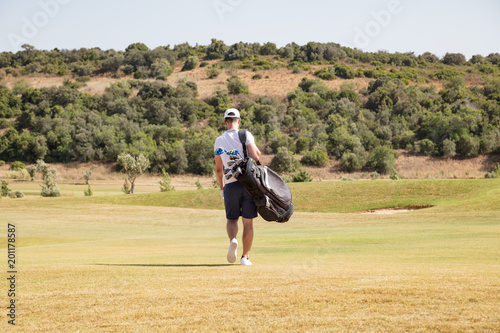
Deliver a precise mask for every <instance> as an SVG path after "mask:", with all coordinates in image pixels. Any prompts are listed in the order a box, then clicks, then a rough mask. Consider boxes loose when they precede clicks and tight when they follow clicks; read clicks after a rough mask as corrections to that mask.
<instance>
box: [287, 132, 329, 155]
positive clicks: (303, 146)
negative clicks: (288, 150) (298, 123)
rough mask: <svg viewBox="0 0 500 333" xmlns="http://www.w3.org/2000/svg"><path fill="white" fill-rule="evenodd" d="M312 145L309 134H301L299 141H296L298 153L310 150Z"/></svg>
mask: <svg viewBox="0 0 500 333" xmlns="http://www.w3.org/2000/svg"><path fill="white" fill-rule="evenodd" d="M310 145H311V140H310V139H309V138H308V137H307V136H301V137H300V138H298V139H297V142H296V143H295V147H296V150H297V153H300V152H303V151H306V150H309V146H310ZM327 157H328V156H327Z"/></svg>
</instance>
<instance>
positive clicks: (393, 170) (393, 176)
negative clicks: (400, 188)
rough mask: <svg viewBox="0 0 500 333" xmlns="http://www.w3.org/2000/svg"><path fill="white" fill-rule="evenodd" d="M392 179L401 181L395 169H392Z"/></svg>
mask: <svg viewBox="0 0 500 333" xmlns="http://www.w3.org/2000/svg"><path fill="white" fill-rule="evenodd" d="M390 177H391V179H392V180H399V179H400V178H399V174H398V172H397V171H396V169H394V168H392V170H391V175H390Z"/></svg>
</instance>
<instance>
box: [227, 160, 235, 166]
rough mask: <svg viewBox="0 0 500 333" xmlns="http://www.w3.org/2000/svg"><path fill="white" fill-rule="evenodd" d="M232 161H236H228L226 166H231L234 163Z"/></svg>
mask: <svg viewBox="0 0 500 333" xmlns="http://www.w3.org/2000/svg"><path fill="white" fill-rule="evenodd" d="M234 163H236V161H229V162H227V166H228V167H232V166H233V165H234Z"/></svg>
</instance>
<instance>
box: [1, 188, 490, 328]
mask: <svg viewBox="0 0 500 333" xmlns="http://www.w3.org/2000/svg"><path fill="white" fill-rule="evenodd" d="M346 199H347V198H346ZM75 200H76V199H65V198H60V199H44V198H25V199H22V200H8V199H3V200H2V205H3V207H2V217H3V219H4V220H5V221H10V222H13V223H15V224H16V226H17V230H18V231H17V237H18V252H17V255H18V259H19V264H18V270H19V274H18V296H17V300H18V308H17V309H18V312H17V314H18V318H17V326H16V327H11V326H8V325H7V322H6V319H5V318H4V320H2V322H1V323H0V329H2V330H3V331H6V330H8V331H12V332H75V331H82V332H164V331H169V332H185V331H193V332H214V331H217V332H290V331H291V332H352V331H354V332H409V331H411V332H435V331H443V332H469V331H470V332H474V331H475V332H497V331H498V329H499V328H500V316H499V313H498V304H499V302H500V294H499V293H498V292H497V291H498V289H499V287H500V271H499V266H498V255H499V254H500V253H499V247H498V243H497V242H495V237H497V236H498V232H499V230H498V220H497V221H496V223H495V218H497V217H498V212H484V213H481V214H480V216H478V215H477V212H460V214H458V215H457V213H456V212H453V211H450V210H448V209H446V207H444V208H441V209H430V210H428V211H420V212H412V213H405V215H399V216H397V215H394V216H369V215H362V214H329V213H324V214H315V213H300V212H296V213H295V214H294V216H293V219H292V220H291V221H290V222H288V223H287V224H276V223H266V222H264V221H262V220H260V219H258V220H257V221H256V224H255V228H256V238H255V242H254V249H253V251H252V257H251V258H252V260H253V262H254V265H253V266H251V267H241V266H239V265H228V264H227V262H226V260H225V252H226V244H227V240H226V235H225V227H224V217H223V211H222V210H219V211H217V210H215V211H214V210H196V209H175V208H168V207H141V206H133V207H131V206H122V205H109V204H89V203H86V202H85V201H84V200H81V201H75ZM0 246H2V247H4V246H5V238H4V237H2V239H1V240H0ZM0 300H1V301H2V304H6V302H7V295H6V293H2V296H1V298H0Z"/></svg>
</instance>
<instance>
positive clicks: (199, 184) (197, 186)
mask: <svg viewBox="0 0 500 333" xmlns="http://www.w3.org/2000/svg"><path fill="white" fill-rule="evenodd" d="M194 184H195V185H196V188H197V189H198V190H203V185H201V182H200V180H199V179H196V181H195V182H194Z"/></svg>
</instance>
